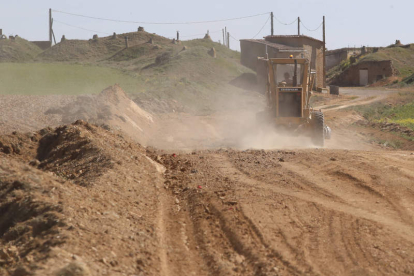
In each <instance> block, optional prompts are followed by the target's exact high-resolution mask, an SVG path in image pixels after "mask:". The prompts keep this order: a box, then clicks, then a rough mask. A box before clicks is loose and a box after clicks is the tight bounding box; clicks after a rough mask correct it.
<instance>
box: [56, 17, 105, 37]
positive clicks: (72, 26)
mask: <svg viewBox="0 0 414 276" xmlns="http://www.w3.org/2000/svg"><path fill="white" fill-rule="evenodd" d="M53 22H58V23H60V24H63V25H66V26H69V27H73V28H77V29H81V30H84V31H89V32H94V33H101V34H107V35H110V33H106V32H100V31H95V30H90V29H85V28H82V27H78V26H74V25H71V24H68V23H64V22H61V21H59V20H56V19H53Z"/></svg>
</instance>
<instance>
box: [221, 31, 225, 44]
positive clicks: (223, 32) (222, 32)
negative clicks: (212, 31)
mask: <svg viewBox="0 0 414 276" xmlns="http://www.w3.org/2000/svg"><path fill="white" fill-rule="evenodd" d="M221 31H222V33H223V45H226V40H224V29H221Z"/></svg>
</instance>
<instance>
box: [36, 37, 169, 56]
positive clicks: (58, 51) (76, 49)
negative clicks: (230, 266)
mask: <svg viewBox="0 0 414 276" xmlns="http://www.w3.org/2000/svg"><path fill="white" fill-rule="evenodd" d="M125 36H128V45H129V46H130V47H133V46H137V45H140V44H144V43H147V42H148V41H149V40H150V38H152V39H153V41H154V43H157V44H166V43H168V42H169V40H168V39H167V38H164V37H162V36H158V35H155V34H150V33H147V32H134V33H126V34H120V35H117V36H116V38H112V36H109V37H103V38H98V39H90V40H65V41H63V42H60V43H58V44H56V45H55V46H53V47H52V48H50V49H48V50H46V51H45V52H43V53H42V54H41V55H39V59H41V60H46V61H85V60H88V61H98V60H104V59H107V58H110V57H112V56H114V55H115V54H116V53H118V52H120V51H123V50H124V49H125Z"/></svg>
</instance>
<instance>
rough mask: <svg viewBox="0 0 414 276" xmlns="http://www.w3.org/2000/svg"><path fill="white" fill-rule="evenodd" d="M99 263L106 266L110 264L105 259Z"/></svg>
mask: <svg viewBox="0 0 414 276" xmlns="http://www.w3.org/2000/svg"><path fill="white" fill-rule="evenodd" d="M99 261H100V262H101V263H103V264H105V265H108V262H107V261H106V259H105V258H102V259H100V260H99Z"/></svg>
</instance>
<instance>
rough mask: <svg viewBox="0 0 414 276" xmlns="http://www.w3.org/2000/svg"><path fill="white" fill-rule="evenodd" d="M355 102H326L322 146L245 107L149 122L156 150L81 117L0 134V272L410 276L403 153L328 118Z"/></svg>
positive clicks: (412, 220) (413, 221)
mask: <svg viewBox="0 0 414 276" xmlns="http://www.w3.org/2000/svg"><path fill="white" fill-rule="evenodd" d="M114 93H115V94H110V96H111V97H110V98H116V99H120V98H117V97H115V96H116V95H118V96H119V94H116V93H117V92H116V91H115V92H114ZM370 93H372V92H370ZM112 96H114V97H112ZM367 97H373V96H367ZM367 97H360V98H354V97H349V98H341V99H331V98H327V100H326V104H325V105H324V106H325V107H328V108H325V109H326V118H327V123H328V124H329V125H330V126H331V127H332V129H333V137H332V140H331V141H328V142H327V145H326V147H325V148H323V149H320V148H315V147H313V146H311V145H310V144H309V141H308V140H307V139H305V138H303V137H297V138H292V137H284V136H281V135H279V134H277V133H270V134H269V133H266V132H260V131H252V129H254V128H251V127H252V124H254V117H253V118H252V114H254V110H252V109H248V108H246V109H243V110H241V111H239V112H236V111H235V110H232V111H230V112H221V113H216V114H212V115H208V116H193V115H189V114H180V113H170V114H162V115H157V116H155V117H154V125H155V126H157V127H155V128H154V129H153V131H154V133H152V135H153V136H152V137H153V139H152V140H151V141H150V142H151V143H150V144H152V145H153V146H155V147H156V148H151V147H148V148H144V147H142V146H140V145H138V144H137V143H135V142H134V141H132V139H130V138H128V137H127V135H126V134H124V133H123V132H119V131H117V130H116V129H112V128H111V127H109V126H103V127H97V126H92V125H89V124H87V123H85V122H82V121H78V122H77V123H75V124H73V125H69V126H63V127H60V128H56V129H51V128H48V129H43V130H41V131H38V132H35V133H28V134H19V133H15V134H12V135H5V136H0V182H1V183H2V189H0V199H1V200H0V210H2V212H1V215H0V230H1V231H0V234H1V236H0V237H1V239H0V245H1V247H2V248H1V249H0V264H1V265H2V266H1V267H0V275H3V274H4V275H13V273H18V272H15V271H19V269H20V272H19V273H23V274H20V275H24V271H26V272H28V271H32V272H35V273H37V274H35V275H74V274H63V273H69V272H67V271H71V270H73V271H75V270H77V271H78V272H79V271H80V272H79V274H77V275H83V276H88V275H413V274H414V249H413V248H414V170H413V168H414V154H413V152H410V151H396V150H390V149H384V148H381V147H379V146H378V145H375V144H372V143H370V142H369V141H367V140H366V139H364V137H363V136H361V135H359V133H358V132H356V131H354V130H353V129H352V128H350V126H351V125H352V123H353V122H355V121H356V120H359V119H361V117H360V116H359V115H358V114H355V113H354V112H352V111H349V110H347V109H344V108H342V109H334V108H329V107H332V106H333V105H347V106H349V105H352V104H360V103H361V102H363V101H366V100H367ZM368 100H375V99H374V98H371V99H368ZM115 102H121V101H115ZM125 102H126V103H127V104H128V107H129V111H128V112H130V113H128V114H129V115H128V117H129V118H134V116H138V115H137V114H141V113H142V112H141V111H140V110H138V109H136V108H135V107H134V108H132V107H131V104H132V103H130V102H128V101H125ZM115 107H117V106H114V107H113V108H112V109H111V110H112V111H111V114H112V115H111V116H112V117H111V118H121V117H122V118H126V117H125V114H124V113H122V112H124V111H123V110H124V108H121V107H119V108H118V107H117V108H115ZM132 111H134V112H132ZM138 111H140V112H138ZM54 116H55V117H53V118H54V120H57V118H58V117H56V115H54ZM137 118H138V117H137ZM145 118H146V117H145ZM131 120H132V119H131ZM46 121H47V120H46V119H45V122H46ZM116 122H117V125H116V126H120V127H122V126H123V124H125V125H127V123H128V122H129V121H128V120H125V121H124V120H122V119H120V120H119V121H116ZM144 122H146V121H143V123H142V124H141V126H146V125H145V124H144ZM9 123H10V122H9ZM150 126H152V125H149V127H148V129H149V130H152V128H150ZM27 127H29V126H27ZM25 128H26V126H25ZM146 129H147V128H146ZM138 133H139V132H138ZM146 135H148V136H151V133H150V132H147V134H146ZM10 164H11V165H10ZM28 164H30V165H31V166H28ZM29 209H30V210H34V211H33V212H30V213H27V212H26V211H25V210H29ZM7 210H13V212H8V211H7ZM3 211H4V212H3ZM10 214H13V215H10ZM22 271H23V272H22ZM2 273H3V274H2ZM59 273H60V274H59ZM16 275H19V274H16Z"/></svg>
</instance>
